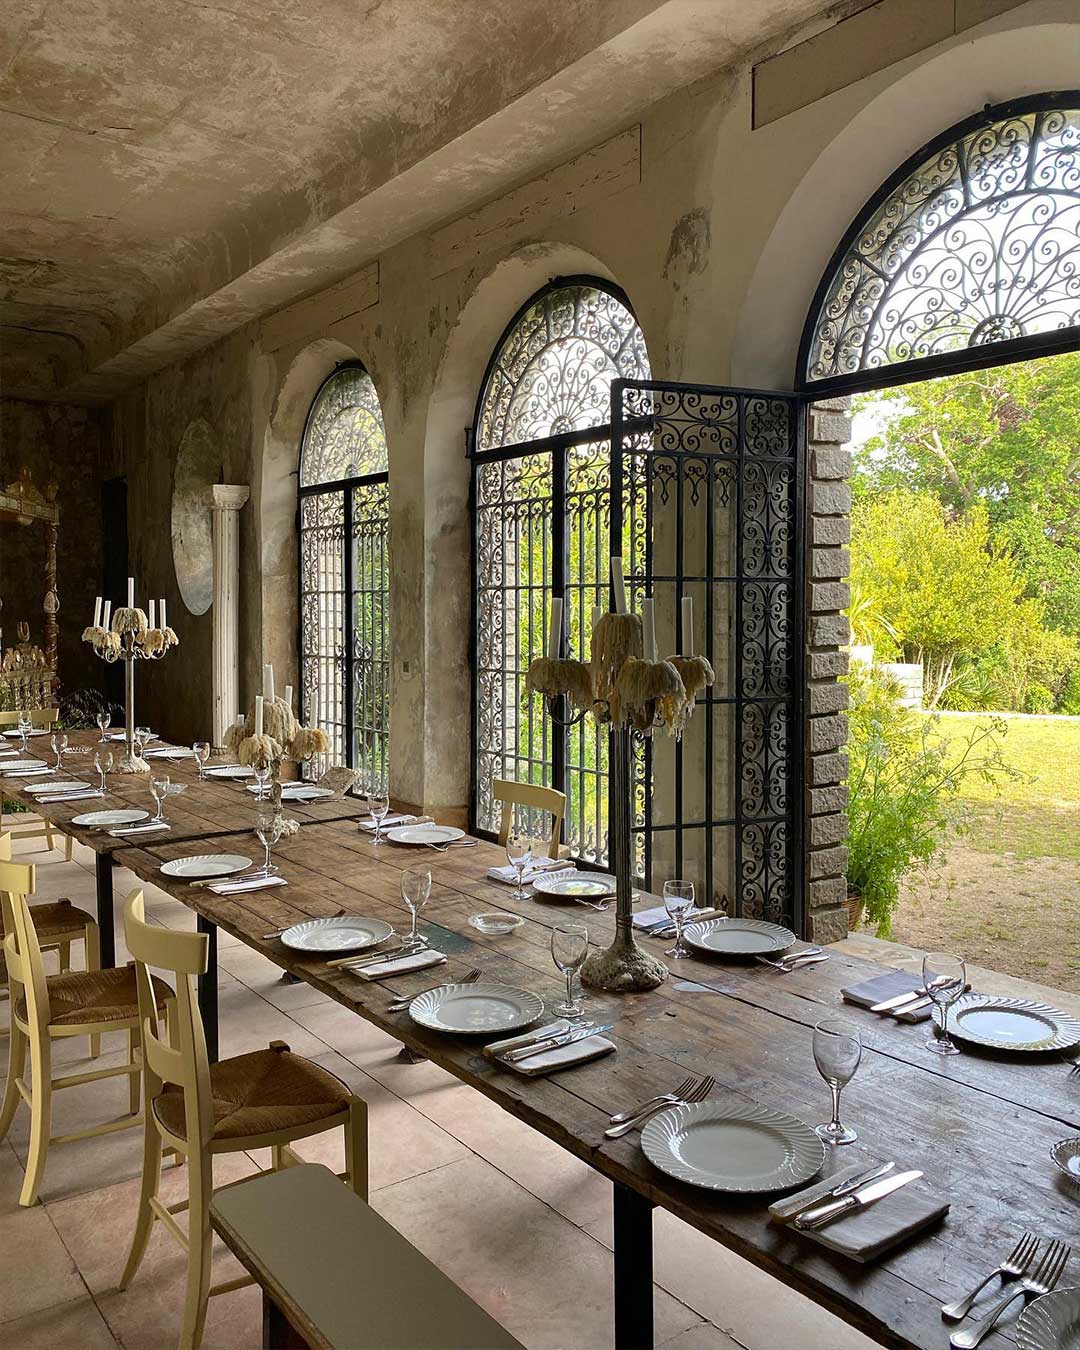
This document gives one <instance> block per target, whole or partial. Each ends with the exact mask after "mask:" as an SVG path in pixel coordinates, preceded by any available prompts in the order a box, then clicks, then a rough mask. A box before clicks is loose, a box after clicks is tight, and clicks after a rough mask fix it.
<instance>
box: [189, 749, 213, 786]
mask: <svg viewBox="0 0 1080 1350" xmlns="http://www.w3.org/2000/svg"><path fill="white" fill-rule="evenodd" d="M191 753H192V754H193V755H194V756H195V763H196V764H197V765H198V766H199V777H200V778H205V777H206V775H205V773H203V770H204V769H205V768H206V761H207V760H208V759H209V758H210V742H209V741H196V742H195V744H194V745H193V746H192V747H191Z"/></svg>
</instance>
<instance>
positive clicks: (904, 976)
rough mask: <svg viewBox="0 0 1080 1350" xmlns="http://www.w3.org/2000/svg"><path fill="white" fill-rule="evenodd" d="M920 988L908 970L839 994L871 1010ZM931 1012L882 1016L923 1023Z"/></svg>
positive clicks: (918, 977) (889, 972)
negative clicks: (886, 1001) (875, 1006)
mask: <svg viewBox="0 0 1080 1350" xmlns="http://www.w3.org/2000/svg"><path fill="white" fill-rule="evenodd" d="M921 988H922V976H921V975H913V974H912V973H911V971H910V970H887V971H886V972H885V974H884V975H875V976H874V977H873V978H872V979H869V980H863V982H862V983H861V984H852V985H849V986H848V987H847V988H846V989H841V990H840V994H841V997H842V998H843V1000H844V1002H845V1003H854V1004H855V1005H856V1007H859V1008H872V1007H873V1006H874V1004H875V1003H884V1002H885V1000H886V999H887V998H896V996H897V995H898V994H910V993H911V991H912V990H913V989H921ZM933 1012H934V1009H933V1005H931V1006H929V1007H926V1008H920V1009H919V1011H918V1012H913V1013H901V1014H900V1015H899V1016H896V1015H895V1014H893V1013H888V1014H882V1016H890V1017H892V1016H896V1020H897V1021H898V1022H925V1021H926V1020H927V1018H929V1017H932V1016H933ZM905 1189H907V1188H906V1187H905Z"/></svg>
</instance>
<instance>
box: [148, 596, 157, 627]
mask: <svg viewBox="0 0 1080 1350" xmlns="http://www.w3.org/2000/svg"><path fill="white" fill-rule="evenodd" d="M146 622H147V624H148V625H149V626H150V627H151V628H156V627H157V605H156V604H155V603H154V601H153V600H151V601H150V613H149V614H148V615H147V619H146Z"/></svg>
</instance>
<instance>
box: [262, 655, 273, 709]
mask: <svg viewBox="0 0 1080 1350" xmlns="http://www.w3.org/2000/svg"><path fill="white" fill-rule="evenodd" d="M263 698H265V699H266V700H267V702H268V703H273V701H274V667H273V666H272V665H270V663H269V662H267V664H266V665H265V666H263Z"/></svg>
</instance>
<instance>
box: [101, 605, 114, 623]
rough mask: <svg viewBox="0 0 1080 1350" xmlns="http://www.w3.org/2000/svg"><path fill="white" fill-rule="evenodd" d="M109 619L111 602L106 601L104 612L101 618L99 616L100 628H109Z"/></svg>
mask: <svg viewBox="0 0 1080 1350" xmlns="http://www.w3.org/2000/svg"><path fill="white" fill-rule="evenodd" d="M111 618H112V601H111V600H106V601H105V610H104V612H103V613H102V616H101V626H102V628H108V626H109V620H110V619H111Z"/></svg>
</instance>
